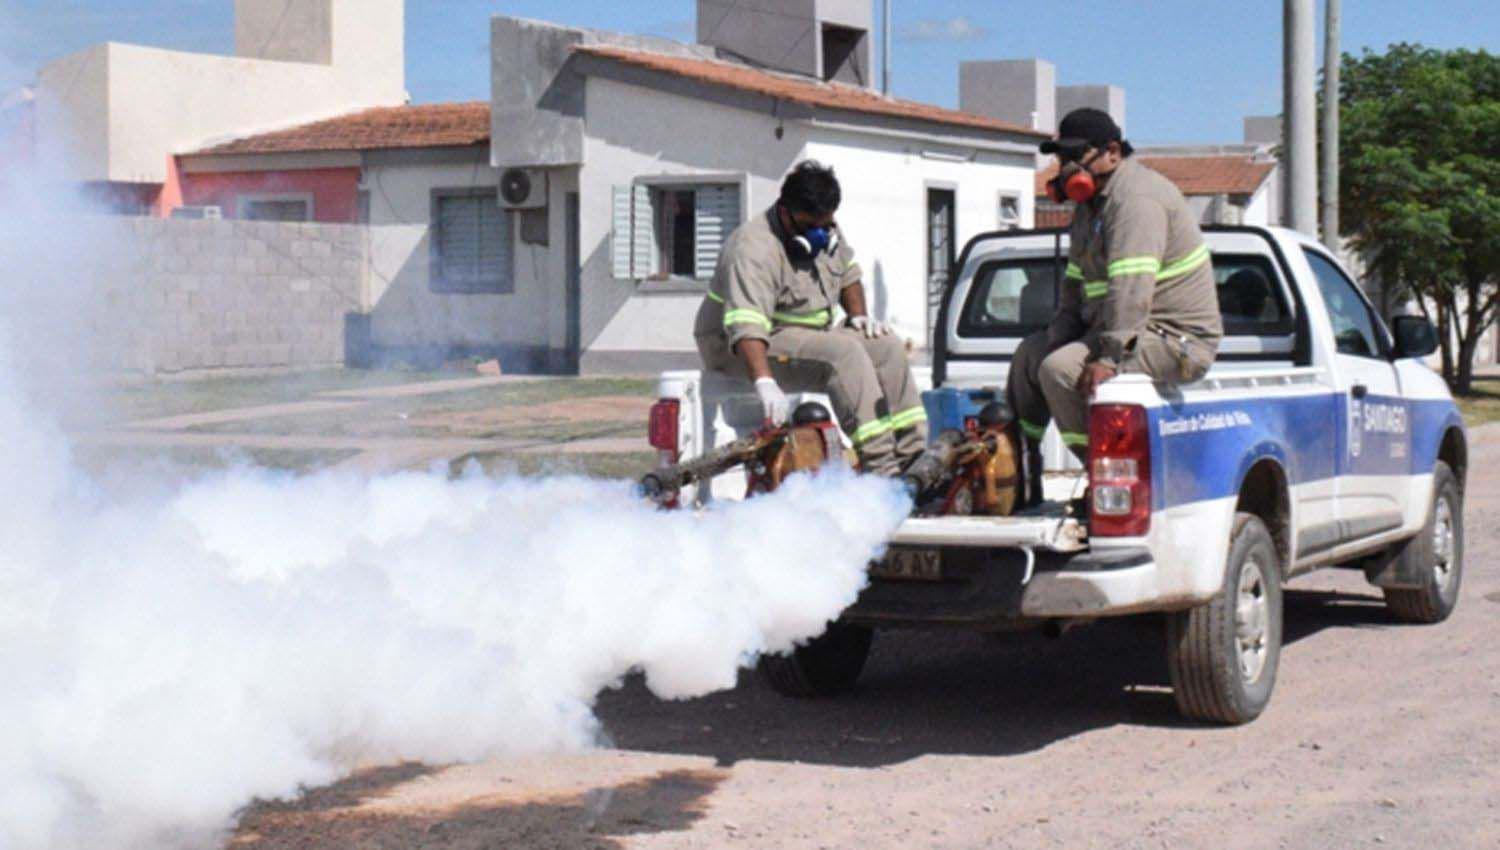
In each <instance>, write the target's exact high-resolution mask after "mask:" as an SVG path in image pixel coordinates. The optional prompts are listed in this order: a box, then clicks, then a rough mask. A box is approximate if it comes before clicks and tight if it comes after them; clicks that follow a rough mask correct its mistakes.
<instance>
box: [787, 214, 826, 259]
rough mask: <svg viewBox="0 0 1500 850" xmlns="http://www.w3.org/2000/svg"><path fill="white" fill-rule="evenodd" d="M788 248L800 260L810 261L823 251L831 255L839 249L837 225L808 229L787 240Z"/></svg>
mask: <svg viewBox="0 0 1500 850" xmlns="http://www.w3.org/2000/svg"><path fill="white" fill-rule="evenodd" d="M794 223H795V222H794ZM788 246H789V247H790V248H791V251H792V254H793V255H794V256H796V257H798V258H800V259H812V258H813V257H816V256H818V255H819V254H822V253H824V252H825V251H826V252H828V253H830V254H831V253H833V252H834V251H836V250H838V247H839V228H838V225H837V224H830V225H828V226H827V227H809V228H807V229H806V230H803V231H802V232H801V233H798V234H797V235H795V236H793V237H792V238H791V239H790V240H788Z"/></svg>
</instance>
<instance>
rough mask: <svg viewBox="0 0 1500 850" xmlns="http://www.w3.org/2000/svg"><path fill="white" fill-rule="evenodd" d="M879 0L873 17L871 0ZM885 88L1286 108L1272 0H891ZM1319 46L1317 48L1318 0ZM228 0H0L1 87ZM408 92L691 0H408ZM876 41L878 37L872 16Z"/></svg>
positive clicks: (172, 28)
mask: <svg viewBox="0 0 1500 850" xmlns="http://www.w3.org/2000/svg"><path fill="white" fill-rule="evenodd" d="M871 2H872V3H874V4H877V5H876V6H875V9H876V18H877V24H876V27H877V31H878V29H879V8H880V7H879V5H878V3H879V2H880V0H871ZM891 2H892V3H893V6H892V17H893V21H894V26H893V30H894V32H895V36H896V37H895V39H894V51H893V54H894V55H893V59H892V63H891V67H892V77H893V82H892V93H893V94H895V95H896V96H897V97H903V98H908V99H912V100H919V101H924V102H927V103H934V104H938V105H942V106H955V107H956V106H957V105H958V63H959V62H961V61H967V60H980V59H1016V58H1032V57H1036V58H1041V59H1046V60H1047V61H1050V62H1052V63H1053V64H1054V65H1056V66H1057V79H1058V83H1059V84H1060V85H1075V84H1100V83H1108V84H1112V85H1116V86H1120V87H1123V88H1124V89H1125V97H1126V107H1125V108H1126V120H1125V129H1126V134H1127V135H1128V136H1129V137H1130V138H1131V139H1132V140H1133V141H1135V142H1137V143H1142V144H1169V143H1234V142H1238V141H1240V139H1241V136H1242V124H1241V119H1242V118H1243V117H1244V116H1246V115H1266V114H1275V113H1278V112H1280V109H1281V9H1282V4H1281V3H1276V2H1272V0H1211V2H1203V0H1196V2H1195V0H1151V2H1144V1H1143V0H1106V2H1094V0H1079V2H1058V3H1051V4H1046V5H1043V4H1040V3H1028V4H1022V3H1008V2H1002V0H891ZM1314 5H1315V6H1316V7H1317V8H1318V14H1319V34H1318V50H1319V55H1320V56H1321V51H1322V23H1321V20H1322V8H1323V2H1322V0H1315V3H1314ZM233 8H234V2H233V0H0V93H3V92H6V91H9V90H11V89H13V88H15V87H17V86H20V85H23V84H25V83H27V82H29V80H30V79H31V77H32V76H33V75H34V74H35V71H36V69H37V68H39V67H40V66H42V65H43V64H45V63H46V62H48V61H50V60H52V59H56V58H58V57H61V56H65V55H67V54H69V53H72V52H74V51H76V50H80V49H83V48H85V47H88V46H89V45H92V44H96V43H98V42H101V41H124V42H132V43H137V44H149V45H153V46H158V47H167V48H173V49H179V50H193V51H199V52H207V53H232V52H233V50H234V23H233ZM406 8H407V89H408V90H409V91H410V93H411V96H412V99H413V101H414V102H417V103H433V102H441V101H453V100H483V99H487V98H488V95H489V68H488V62H487V55H488V52H489V28H488V25H487V21H488V19H489V17H490V16H492V15H497V14H503V15H515V16H519V17H528V18H537V19H541V20H547V21H552V22H555V23H560V24H567V25H571V26H584V27H592V28H596V29H606V30H612V31H616V32H630V33H649V34H652V35H664V36H667V37H670V38H675V39H679V40H683V41H691V40H692V38H693V20H694V14H695V9H696V2H695V0H649V2H640V1H639V0H564V2H558V0H406ZM1400 41H1408V42H1418V43H1421V44H1425V45H1428V46H1432V47H1442V48H1454V47H1467V48H1471V49H1476V48H1484V49H1486V50H1490V51H1491V52H1494V51H1497V50H1500V11H1497V7H1496V5H1495V0H1427V1H1426V2H1413V0H1346V2H1344V3H1343V33H1342V46H1343V49H1344V51H1345V52H1355V53H1357V52H1359V51H1360V50H1362V49H1364V48H1373V49H1376V50H1382V49H1384V48H1385V47H1386V46H1387V45H1389V44H1391V43H1394V42H1400ZM875 45H876V48H875V49H876V51H877V52H878V47H879V35H878V32H877V35H876V40H875Z"/></svg>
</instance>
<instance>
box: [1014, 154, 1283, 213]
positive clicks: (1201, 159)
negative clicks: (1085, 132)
mask: <svg viewBox="0 0 1500 850" xmlns="http://www.w3.org/2000/svg"><path fill="white" fill-rule="evenodd" d="M1135 157H1136V159H1137V160H1138V161H1139V162H1140V163H1141V164H1142V165H1145V166H1146V167H1148V168H1151V169H1154V170H1156V171H1159V172H1161V174H1162V175H1163V176H1165V177H1166V178H1167V179H1168V180H1171V181H1172V182H1173V183H1174V184H1176V186H1177V188H1178V189H1180V190H1182V194H1183V195H1185V196H1186V197H1187V200H1188V204H1189V205H1190V206H1191V207H1192V208H1193V209H1194V211H1196V212H1197V213H1198V219H1199V222H1200V223H1202V224H1258V225H1274V224H1279V223H1280V220H1281V204H1280V191H1279V190H1280V180H1278V179H1277V176H1278V174H1279V171H1280V167H1279V165H1278V163H1277V161H1276V160H1275V159H1274V158H1273V157H1272V156H1271V155H1270V153H1269V152H1268V151H1267V150H1266V149H1265V148H1264V147H1262V146H1258V145H1219V146H1195V147H1142V148H1140V149H1138V150H1137V151H1136V153H1135ZM1056 176H1057V164H1056V162H1049V163H1048V164H1047V166H1046V167H1045V168H1043V169H1042V170H1041V171H1038V172H1037V175H1036V194H1037V226H1038V227H1065V226H1067V224H1068V222H1069V221H1071V220H1072V213H1071V212H1070V210H1069V206H1070V205H1068V204H1054V203H1052V202H1051V201H1050V200H1049V199H1048V198H1047V182H1048V181H1049V180H1051V179H1052V178H1053V177H1056Z"/></svg>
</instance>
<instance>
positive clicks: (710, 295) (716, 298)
mask: <svg viewBox="0 0 1500 850" xmlns="http://www.w3.org/2000/svg"><path fill="white" fill-rule="evenodd" d="M708 300H710V301H717V302H719V303H720V304H723V303H724V296H722V295H720V294H719V293H717V292H714V291H713V290H712V289H710V290H709V291H708Z"/></svg>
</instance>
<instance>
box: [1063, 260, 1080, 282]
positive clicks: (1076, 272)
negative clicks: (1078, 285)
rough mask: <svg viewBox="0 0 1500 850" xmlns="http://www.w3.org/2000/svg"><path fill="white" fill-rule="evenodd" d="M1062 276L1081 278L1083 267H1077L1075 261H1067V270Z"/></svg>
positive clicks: (1074, 278)
mask: <svg viewBox="0 0 1500 850" xmlns="http://www.w3.org/2000/svg"><path fill="white" fill-rule="evenodd" d="M1064 277H1069V278H1072V279H1073V280H1083V269H1081V268H1079V267H1078V264H1077V263H1068V270H1067V272H1065V273H1064Z"/></svg>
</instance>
